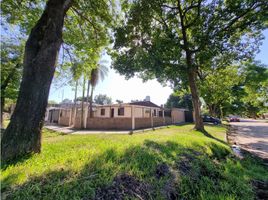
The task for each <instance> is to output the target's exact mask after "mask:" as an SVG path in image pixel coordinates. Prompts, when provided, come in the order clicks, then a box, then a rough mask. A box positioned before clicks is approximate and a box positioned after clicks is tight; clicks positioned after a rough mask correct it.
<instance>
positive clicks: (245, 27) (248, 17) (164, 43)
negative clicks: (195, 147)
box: [111, 0, 268, 131]
mask: <svg viewBox="0 0 268 200" xmlns="http://www.w3.org/2000/svg"><path fill="white" fill-rule="evenodd" d="M122 7H123V8H124V9H125V11H126V13H125V19H124V20H123V21H122V25H121V26H119V27H117V28H116V30H115V32H116V33H115V44H114V51H113V52H112V53H111V55H112V56H113V58H114V59H113V60H114V63H113V66H114V68H115V69H116V70H117V71H119V72H120V73H121V74H124V75H126V77H127V78H130V77H132V76H134V75H135V73H136V72H139V74H140V76H141V77H142V78H143V79H145V80H147V79H151V78H154V77H156V78H157V79H158V80H159V81H162V82H164V83H165V82H166V81H171V82H172V83H175V84H182V83H185V82H186V83H187V84H188V86H189V88H190V91H191V95H192V101H193V108H194V113H195V129H197V130H200V131H204V125H203V121H202V118H201V115H200V114H201V113H200V100H199V93H198V85H197V80H198V73H199V72H200V70H202V69H204V68H209V67H210V66H211V64H212V62H214V60H215V59H216V58H217V56H218V55H221V54H226V55H228V56H234V57H237V58H240V59H241V57H246V56H248V55H250V54H252V52H254V50H255V47H256V46H257V45H258V44H259V43H258V41H259V39H260V35H261V34H260V30H262V29H263V28H265V23H263V22H264V20H265V19H267V12H266V11H267V8H268V5H267V1H265V0H256V1H242V0H238V1H235V3H234V2H233V1H230V0H227V1H226V0H185V1H182V0H160V1H146V0H136V1H131V2H130V3H125V4H123V5H122Z"/></svg>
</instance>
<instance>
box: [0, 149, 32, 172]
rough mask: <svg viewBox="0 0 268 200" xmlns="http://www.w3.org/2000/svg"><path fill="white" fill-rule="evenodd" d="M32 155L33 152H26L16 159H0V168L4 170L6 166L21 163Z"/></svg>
mask: <svg viewBox="0 0 268 200" xmlns="http://www.w3.org/2000/svg"><path fill="white" fill-rule="evenodd" d="M32 156H33V153H28V154H25V155H23V156H19V157H17V158H16V159H12V160H7V161H3V160H2V159H1V170H5V169H6V168H8V167H9V166H11V165H16V164H19V163H23V162H25V161H26V160H28V159H30V158H31V157H32Z"/></svg>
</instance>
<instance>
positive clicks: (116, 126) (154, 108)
mask: <svg viewBox="0 0 268 200" xmlns="http://www.w3.org/2000/svg"><path fill="white" fill-rule="evenodd" d="M53 109H54V110H53ZM53 109H51V110H49V112H53V113H55V115H53V114H49V116H50V115H51V116H56V115H58V120H54V118H53V119H52V120H50V119H51V117H48V118H47V121H48V122H51V121H52V122H56V121H57V122H56V123H57V124H59V125H63V126H71V127H73V128H77V129H80V128H86V129H95V130H134V129H143V128H151V127H157V126H163V125H169V124H177V123H182V122H185V119H186V118H185V116H186V115H185V113H186V112H187V111H186V110H185V109H179V108H172V109H165V108H163V107H160V106H158V105H156V104H154V103H152V102H151V101H137V102H131V103H122V104H110V105H94V106H93V116H92V117H90V109H89V105H88V104H84V109H83V110H84V113H83V119H82V113H81V111H82V106H81V104H80V105H76V106H75V107H73V108H57V109H55V108H53Z"/></svg>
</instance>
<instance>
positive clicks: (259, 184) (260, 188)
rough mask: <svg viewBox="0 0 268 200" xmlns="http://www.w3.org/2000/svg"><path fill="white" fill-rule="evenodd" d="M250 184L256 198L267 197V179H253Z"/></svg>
mask: <svg viewBox="0 0 268 200" xmlns="http://www.w3.org/2000/svg"><path fill="white" fill-rule="evenodd" d="M251 184H252V186H253V188H254V191H255V193H256V197H255V199H256V200H266V199H268V181H260V180H253V181H252V182H251Z"/></svg>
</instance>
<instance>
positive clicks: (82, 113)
mask: <svg viewBox="0 0 268 200" xmlns="http://www.w3.org/2000/svg"><path fill="white" fill-rule="evenodd" d="M85 85H86V78H85V77H84V80H83V86H82V104H81V121H80V123H81V129H83V128H84V101H85V100H84V99H85Z"/></svg>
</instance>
